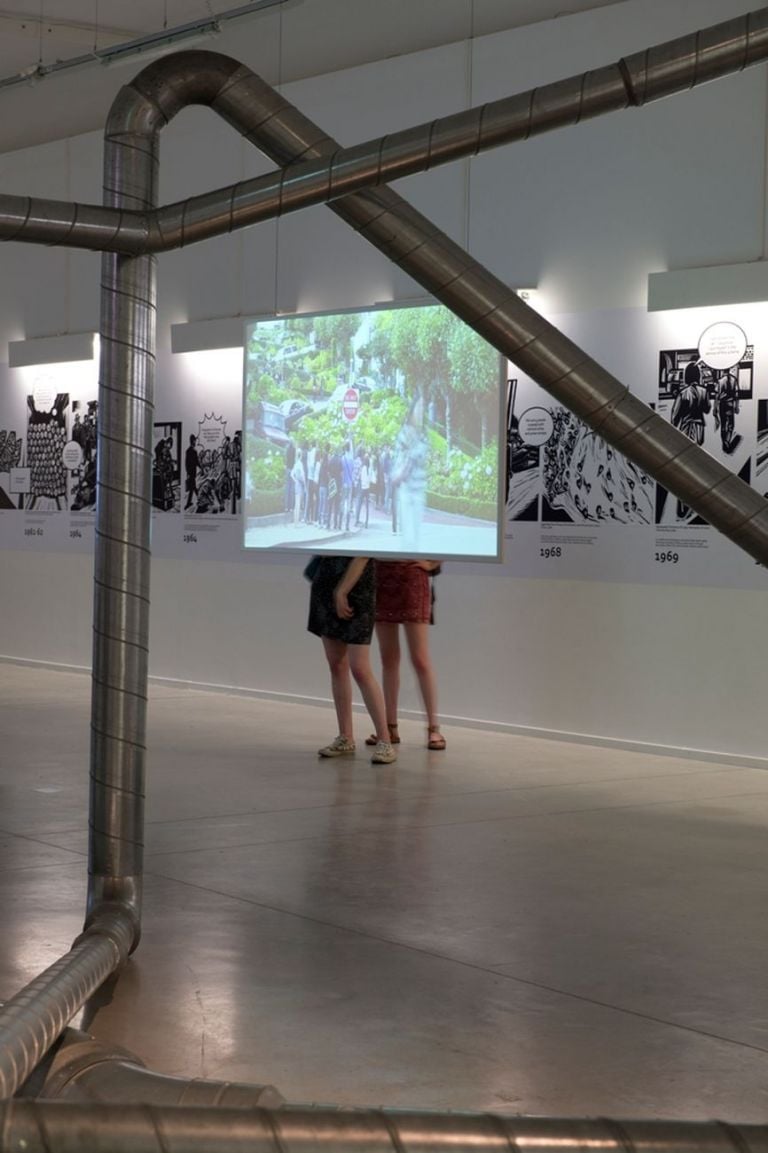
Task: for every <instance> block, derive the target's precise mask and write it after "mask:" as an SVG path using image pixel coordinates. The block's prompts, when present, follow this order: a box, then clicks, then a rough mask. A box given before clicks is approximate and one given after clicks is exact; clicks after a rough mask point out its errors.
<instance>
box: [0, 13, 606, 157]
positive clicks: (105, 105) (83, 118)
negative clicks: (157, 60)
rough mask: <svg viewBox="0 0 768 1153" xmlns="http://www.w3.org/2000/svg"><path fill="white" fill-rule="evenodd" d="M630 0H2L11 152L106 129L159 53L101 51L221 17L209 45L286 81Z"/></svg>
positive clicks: (2, 64) (4, 147) (0, 80)
mask: <svg viewBox="0 0 768 1153" xmlns="http://www.w3.org/2000/svg"><path fill="white" fill-rule="evenodd" d="M624 2H626V0H386V2H384V0H250V3H247V2H244V0H11V2H10V3H8V4H5V3H3V0H0V152H8V151H10V150H13V149H16V148H22V147H26V146H30V145H34V144H40V143H43V142H45V141H49V140H55V139H60V138H61V137H64V136H72V135H77V134H79V133H81V132H87V131H91V130H96V129H101V127H102V126H103V124H104V121H105V119H106V115H107V112H108V110H109V106H110V104H111V102H112V100H113V99H114V96H115V95H116V93H117V91H118V89H119V88H120V87H121V86H122V85H123V84H124V83H126V81H127V80H128V79H130V78H131V77H132V76H133V75H134V74H135V73H136V72H137V71H139V69H140V68H141V67H142V66H143V64H144V63H145V62H146V61H147V60H148V59H149V58H150V56H149V54H148V53H143V54H141V55H133V56H131V57H130V58H126V59H125V60H124V61H123V62H122V63H120V64H119V65H118V64H116V63H115V62H113V63H112V64H110V65H109V66H108V67H105V65H104V63H103V62H102V61H101V60H100V59H99V54H101V55H102V56H103V55H104V54H110V55H111V54H112V53H113V52H114V50H115V49H116V48H117V47H118V46H121V45H125V44H126V42H129V41H132V40H135V39H137V38H144V37H148V36H150V37H151V36H152V35H154V34H158V33H163V32H165V33H168V34H170V35H175V34H176V30H177V29H179V28H180V27H182V26H184V25H189V24H194V23H199V22H205V23H208V22H210V21H211V20H213V19H215V18H217V17H218V18H219V21H220V23H219V31H218V34H217V35H215V36H212V37H204V41H205V46H209V47H210V48H212V49H214V50H216V51H221V52H227V53H229V54H231V55H233V56H236V57H237V58H238V59H241V60H243V62H244V63H247V64H248V65H249V66H250V67H253V68H255V70H257V71H259V72H260V74H261V75H262V76H264V78H265V79H266V80H268V81H269V82H270V83H277V82H282V83H285V82H289V81H291V80H297V79H300V78H303V77H306V76H310V75H315V74H321V73H326V72H331V71H334V70H337V69H340V68H346V67H350V66H354V65H356V64H363V63H367V62H370V61H371V60H375V59H382V58H386V57H390V56H394V55H399V54H402V53H404V52H411V51H415V50H419V49H424V48H429V47H435V46H437V45H440V44H446V43H451V42H454V41H457V40H464V39H466V38H467V37H469V36H481V35H485V34H488V33H491V32H497V31H500V30H502V29H505V28H513V27H518V26H522V25H524V24H532V23H535V22H538V21H543V20H551V19H555V18H557V17H560V16H565V15H570V14H572V13H575V12H580V11H585V10H589V9H594V8H602V7H605V6H608V5H611V4H617V3H624ZM238 13H239V14H238ZM198 44H199V41H198ZM187 46H193V42H192V41H181V40H179V41H178V43H176V44H175V45H173V48H183V47H187ZM167 50H169V51H170V50H172V48H168V49H167ZM153 54H155V55H156V54H157V52H156V51H155V52H154V53H153ZM75 61H77V64H74V63H73V62H75Z"/></svg>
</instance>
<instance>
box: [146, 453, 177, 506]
mask: <svg viewBox="0 0 768 1153" xmlns="http://www.w3.org/2000/svg"><path fill="white" fill-rule="evenodd" d="M174 472H175V469H174V464H173V437H171V436H167V437H166V436H162V437H161V438H160V440H159V441H158V442H157V444H156V445H155V459H154V461H153V464H152V503H153V504H154V505H155V507H156V508H160V509H162V510H163V512H168V511H169V510H170V509H172V508H173V507H174V504H175V499H176V495H175V490H174Z"/></svg>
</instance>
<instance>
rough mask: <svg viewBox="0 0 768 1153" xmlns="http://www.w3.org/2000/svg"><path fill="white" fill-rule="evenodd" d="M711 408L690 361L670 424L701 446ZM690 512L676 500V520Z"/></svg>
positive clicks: (698, 373) (707, 394) (699, 377)
mask: <svg viewBox="0 0 768 1153" xmlns="http://www.w3.org/2000/svg"><path fill="white" fill-rule="evenodd" d="M711 408H712V405H711V403H710V399H709V393H708V392H707V390H706V388H705V387H704V385H703V384H702V383H701V369H700V368H699V366H698V364H696V363H695V362H694V361H690V362H689V363H688V364H686V366H685V373H684V376H683V387H682V388H681V389H680V391H679V392H678V394H677V396H676V397H675V399H674V402H673V404H672V414H671V418H670V419H671V421H672V424H673V425H674V426H675V428H679V429H680V431H681V432H683V433H685V435H686V436H687V437H688V439H689V440H692V441H694V442H695V443H696V444H699V445H701V444H703V443H704V433H705V430H706V423H705V418H706V416H707V413H708V412H710V410H711ZM690 511H691V510H690V508H689V507H688V505H687V504H685V502H684V501H682V500H678V502H677V517H678V520H685V519H686V518H687V517H688V514H689V513H690Z"/></svg>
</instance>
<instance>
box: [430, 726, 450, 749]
mask: <svg viewBox="0 0 768 1153" xmlns="http://www.w3.org/2000/svg"><path fill="white" fill-rule="evenodd" d="M445 744H446V742H445V737H444V736H443V734H442V733H441V732H440V727H439V725H430V726H429V728H428V729H427V748H428V749H432V751H433V752H438V751H440V750H442V749H444V748H445Z"/></svg>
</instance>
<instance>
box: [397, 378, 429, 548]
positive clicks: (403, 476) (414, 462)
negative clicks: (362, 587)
mask: <svg viewBox="0 0 768 1153" xmlns="http://www.w3.org/2000/svg"><path fill="white" fill-rule="evenodd" d="M392 483H393V485H394V486H395V488H396V492H397V506H398V512H399V518H398V519H399V528H400V532H401V533H402V536H403V549H404V550H405V551H407V552H418V549H419V536H420V531H421V522H422V519H423V517H424V504H425V501H426V493H427V438H426V435H425V432H424V401H423V400H422V398H421V396H416V397H415V398H414V400H413V403H412V404H411V407H410V410H409V412H408V416H407V417H406V419H405V423H404V424H403V426H402V428H401V429H400V431H399V433H398V434H397V440H396V441H395V463H394V468H393V472H392ZM394 527H395V526H394V525H393V528H394Z"/></svg>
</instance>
